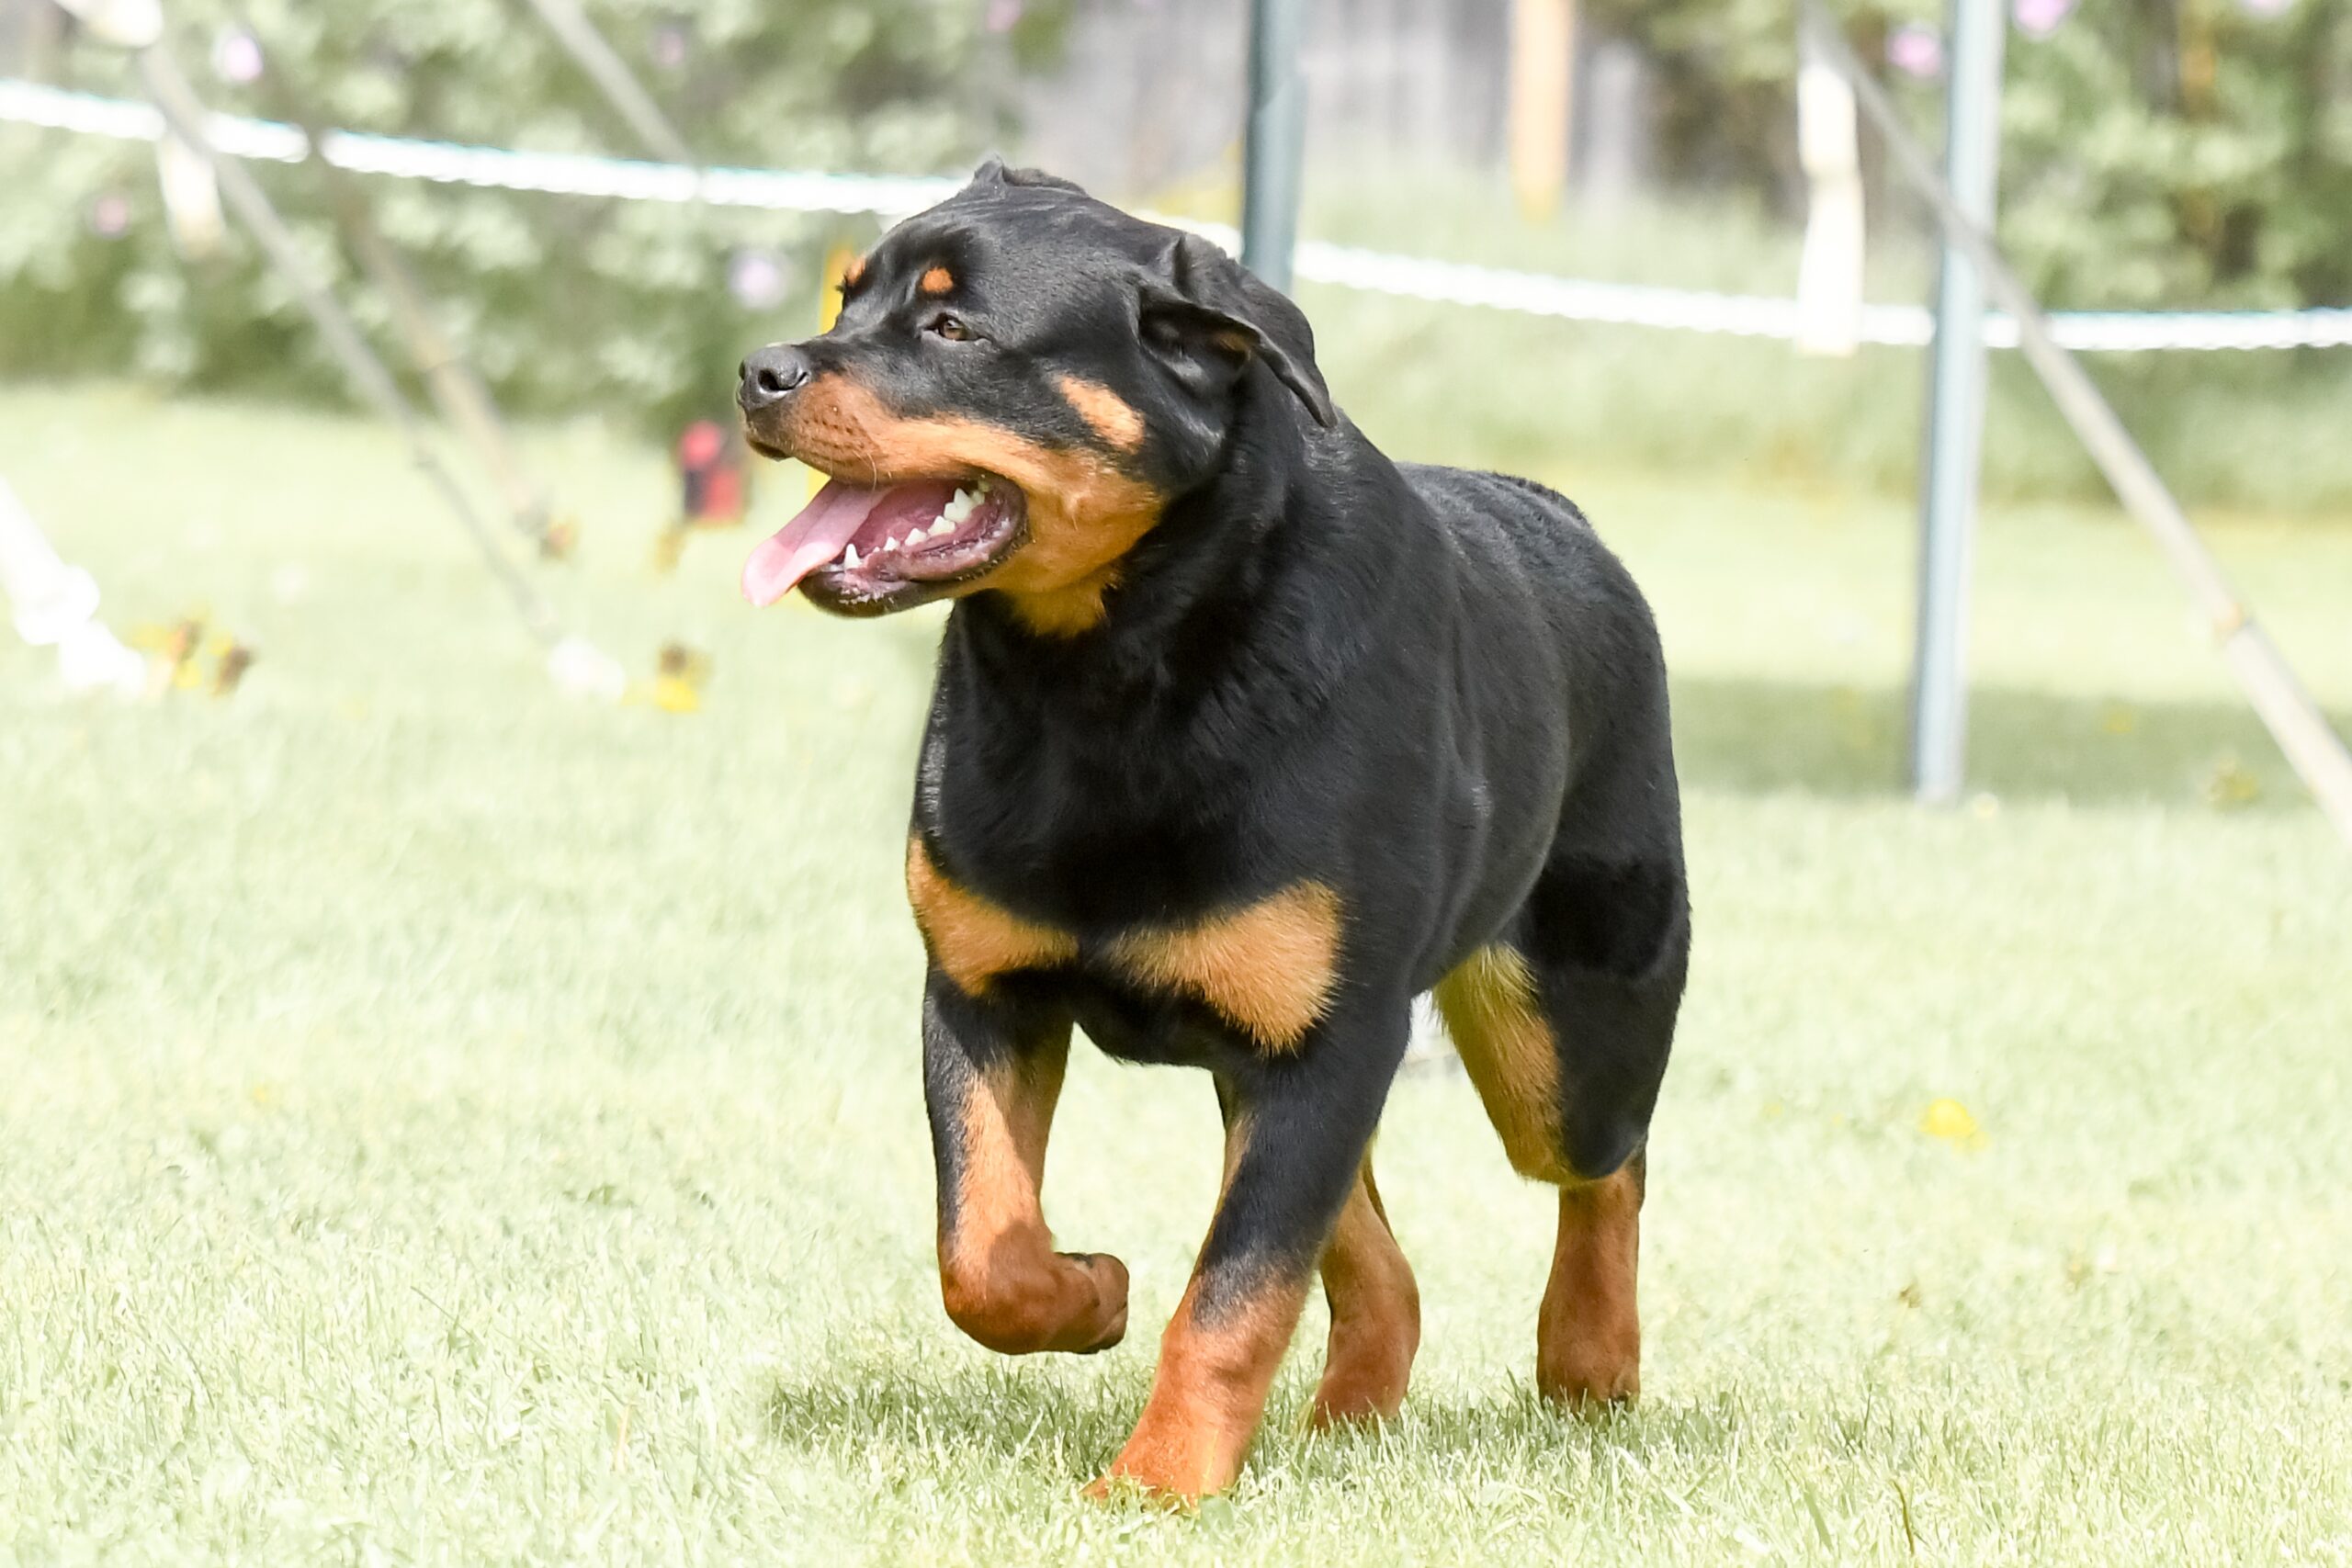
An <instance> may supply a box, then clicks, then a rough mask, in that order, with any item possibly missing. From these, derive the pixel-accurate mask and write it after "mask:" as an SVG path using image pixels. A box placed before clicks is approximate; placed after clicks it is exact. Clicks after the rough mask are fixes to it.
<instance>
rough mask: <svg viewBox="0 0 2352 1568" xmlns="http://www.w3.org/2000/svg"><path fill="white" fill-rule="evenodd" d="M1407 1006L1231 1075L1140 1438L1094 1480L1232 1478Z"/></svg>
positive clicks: (1315, 1036)
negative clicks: (1201, 1234)
mask: <svg viewBox="0 0 2352 1568" xmlns="http://www.w3.org/2000/svg"><path fill="white" fill-rule="evenodd" d="M1410 1022H1411V1013H1410V1005H1409V1002H1408V1000H1407V999H1406V998H1395V999H1394V1000H1393V1001H1392V1002H1386V1003H1384V1004H1382V1005H1380V1006H1377V1007H1374V1006H1361V1007H1358V1008H1355V1009H1351V1010H1349V1013H1348V1015H1346V1016H1341V1017H1337V1018H1333V1019H1330V1020H1327V1021H1325V1022H1323V1023H1321V1024H1318V1025H1317V1026H1316V1027H1315V1029H1314V1030H1312V1031H1311V1032H1309V1033H1308V1035H1307V1037H1306V1040H1305V1041H1304V1042H1302V1043H1301V1044H1300V1046H1299V1048H1298V1049H1297V1050H1296V1051H1295V1052H1294V1053H1288V1054H1284V1055H1279V1056H1270V1057H1266V1058H1264V1059H1261V1061H1260V1062H1258V1063H1255V1064H1253V1065H1252V1066H1250V1068H1248V1069H1247V1070H1245V1071H1243V1072H1240V1073H1237V1074H1234V1075H1231V1076H1230V1077H1224V1078H1221V1079H1220V1081H1219V1084H1218V1097H1219V1100H1220V1101H1221V1102H1222V1104H1223V1106H1224V1109H1225V1113H1226V1137H1225V1180H1224V1185H1223V1188H1222V1190H1220V1192H1219V1193H1218V1197H1217V1207H1216V1219H1215V1220H1214V1221H1213V1222H1211V1224H1210V1226H1209V1235H1208V1240H1207V1242H1206V1243H1205V1244H1204V1246H1203V1247H1202V1248H1201V1255H1200V1258H1199V1259H1198V1261H1197V1262H1195V1263H1194V1264H1193V1278H1192V1281H1191V1283H1190V1284H1188V1285H1187V1286H1186V1287H1185V1290H1184V1296H1183V1300H1182V1302H1180V1303H1178V1304H1177V1307H1176V1315H1175V1316H1174V1317H1173V1318H1172V1319H1171V1320H1170V1322H1169V1325H1168V1330H1167V1332H1166V1334H1165V1335H1164V1336H1162V1337H1161V1339H1160V1349H1159V1372H1158V1373H1157V1375H1156V1376H1155V1377H1154V1378H1153V1380H1152V1386H1151V1398H1150V1400H1149V1401H1148V1403H1147V1404H1145V1406H1144V1412H1143V1417H1142V1419H1141V1420H1140V1421H1138V1422H1137V1423H1136V1429H1135V1433H1134V1435H1133V1436H1131V1437H1130V1438H1128V1439H1127V1443H1126V1446H1125V1448H1124V1449H1122V1450H1120V1451H1119V1457H1118V1458H1117V1459H1116V1460H1115V1461H1113V1462H1112V1465H1111V1468H1110V1471H1109V1472H1108V1473H1106V1474H1105V1475H1103V1478H1102V1479H1101V1480H1099V1481H1097V1482H1095V1483H1094V1484H1093V1486H1092V1487H1091V1488H1090V1489H1089V1490H1090V1492H1091V1495H1095V1496H1105V1495H1111V1494H1112V1493H1114V1492H1115V1491H1116V1490H1117V1489H1118V1488H1119V1487H1120V1486H1121V1485H1122V1484H1131V1485H1136V1486H1139V1487H1141V1488H1142V1489H1143V1490H1144V1491H1146V1492H1148V1493H1150V1494H1152V1495H1157V1496H1160V1497H1164V1498H1171V1499H1182V1500H1189V1499H1192V1498H1196V1497H1199V1496H1201V1495H1204V1494H1205V1493H1210V1492H1216V1491H1220V1490H1222V1489H1223V1488H1225V1487H1227V1486H1228V1485H1230V1484H1232V1483H1233V1481H1234V1478H1235V1477H1236V1476H1238V1475H1239V1474H1240V1472H1241V1461H1242V1458H1243V1456H1244V1455H1245V1454H1247V1453H1248V1452H1249V1449H1250V1438H1252V1437H1254V1436H1255V1435H1256V1433H1257V1430H1258V1423H1259V1421H1260V1420H1261V1417H1262V1416H1264V1415H1265V1409H1266V1394H1267V1391H1268V1390H1269V1389H1270V1388H1271V1387H1272V1384H1273V1381H1274V1371H1275V1369H1276V1368H1277V1367H1279V1366H1280V1365H1281V1363H1282V1359H1283V1351H1284V1350H1286V1349H1287V1348H1289V1346H1290V1342H1291V1337H1292V1335H1293V1334H1294V1333H1295V1331H1296V1329H1297V1327H1298V1318H1299V1313H1300V1310H1301V1308H1302V1307H1304V1305H1305V1304H1306V1290H1307V1285H1308V1282H1309V1280H1311V1279H1312V1278H1313V1277H1314V1274H1315V1269H1316V1260H1317V1258H1318V1257H1319V1256H1320V1255H1321V1254H1322V1252H1323V1249H1324V1247H1325V1244H1326V1243H1327V1242H1328V1241H1329V1238H1330V1235H1331V1230H1332V1226H1333V1225H1334V1224H1336V1223H1337V1221H1338V1219H1339V1215H1340V1208H1341V1206H1342V1205H1343V1204H1344V1203H1345V1201H1347V1198H1348V1195H1349V1193H1350V1191H1351V1190H1352V1189H1353V1188H1354V1186H1355V1183H1356V1179H1357V1172H1358V1170H1359V1169H1360V1168H1361V1167H1362V1164H1363V1156H1364V1151H1365V1149H1366V1148H1367V1147H1368V1146H1369V1145H1370V1144H1371V1142H1372V1134H1373V1130H1374V1127H1375V1126H1377V1125H1378V1123H1379V1121H1380V1111H1381V1106H1382V1105H1383V1104H1384V1103H1385V1100H1386V1099H1387V1094H1388V1084H1389V1080H1390V1078H1391V1077H1393V1076H1394V1075H1395V1072H1396V1069H1397V1063H1398V1061H1400V1060H1401V1059H1402V1058H1403V1055H1404V1051H1405V1041H1406V1036H1407V1033H1408V1030H1409V1028H1410Z"/></svg>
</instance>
